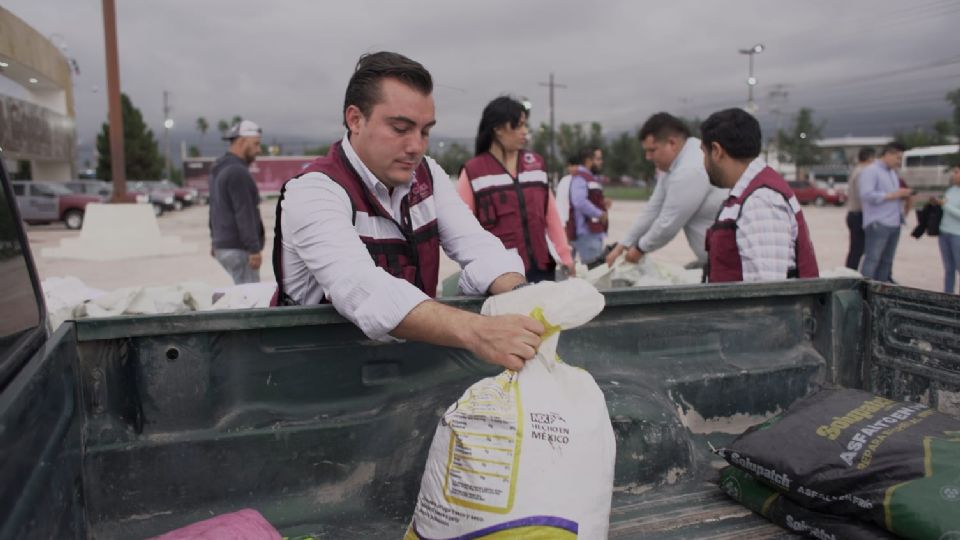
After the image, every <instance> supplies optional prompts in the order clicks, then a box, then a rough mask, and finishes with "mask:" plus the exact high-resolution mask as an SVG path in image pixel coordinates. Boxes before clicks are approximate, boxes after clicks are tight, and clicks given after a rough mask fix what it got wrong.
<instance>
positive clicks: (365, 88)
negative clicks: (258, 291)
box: [210, 52, 960, 369]
mask: <svg viewBox="0 0 960 540" xmlns="http://www.w3.org/2000/svg"><path fill="white" fill-rule="evenodd" d="M432 91H433V81H432V78H431V75H430V73H429V72H428V71H427V70H426V68H424V67H423V66H422V65H421V64H420V63H418V62H416V61H414V60H411V59H409V58H407V57H405V56H402V55H400V54H397V53H392V52H379V53H373V54H367V55H364V56H362V57H361V58H360V60H359V61H358V63H357V66H356V70H355V72H354V73H353V75H352V77H351V78H350V80H349V82H348V84H347V89H346V94H345V99H344V105H343V124H344V127H345V131H346V132H345V134H344V136H343V138H342V139H341V140H340V141H338V142H337V143H335V144H334V145H333V146H332V147H331V149H330V151H329V153H328V155H326V156H322V157H320V158H318V159H316V160H315V161H313V162H312V163H310V164H309V165H308V166H307V167H306V168H305V170H304V171H303V172H302V173H301V174H300V175H298V176H296V177H295V178H292V179H290V180H289V181H287V183H286V184H285V185H284V187H283V189H282V190H281V193H280V197H279V199H278V201H277V206H276V222H275V235H274V245H273V267H274V273H275V275H276V283H277V293H276V296H275V303H276V304H277V305H304V304H317V303H331V304H333V306H334V307H335V308H336V309H337V311H338V312H340V313H341V314H342V315H343V316H344V317H346V318H347V319H349V320H350V321H352V322H353V323H354V324H356V325H357V326H358V327H359V328H360V329H361V330H362V331H363V332H364V333H365V334H366V335H367V336H368V337H370V338H372V339H377V340H385V341H389V340H396V339H412V340H418V341H425V342H429V343H434V344H439V345H445V346H456V347H462V348H465V349H468V350H470V351H472V352H474V353H475V354H476V355H477V356H478V357H480V358H482V359H484V360H487V361H489V362H491V363H494V364H498V365H501V366H504V367H507V368H511V369H518V368H519V367H521V366H522V363H523V362H524V361H525V360H527V359H529V358H531V357H532V356H533V355H534V352H535V349H536V347H537V344H538V343H539V340H540V337H541V336H542V334H543V333H544V331H545V329H544V325H543V324H542V323H541V322H539V321H537V320H535V319H533V318H530V317H526V316H519V315H510V316H498V317H489V316H481V315H477V314H475V313H472V312H468V311H464V310H460V309H457V308H455V307H451V306H448V305H445V304H441V303H438V302H436V301H434V300H433V299H434V298H435V296H436V292H437V282H438V273H439V262H440V249H443V250H444V252H445V253H446V254H447V255H448V256H449V257H450V258H451V259H452V260H454V261H455V262H457V263H458V264H459V265H460V267H461V269H462V272H461V274H460V277H459V283H458V285H459V288H460V290H461V291H462V292H463V293H465V294H471V295H487V294H500V293H504V292H507V291H511V290H514V289H516V288H518V287H522V286H524V285H526V284H528V283H534V282H537V281H542V280H552V279H555V276H556V275H557V265H558V264H559V265H560V268H562V271H563V273H566V274H568V275H570V274H575V273H576V268H575V265H574V260H575V258H579V260H580V261H581V262H582V263H583V264H585V265H587V267H588V268H592V267H595V266H598V265H601V264H608V265H613V264H615V263H616V262H617V261H618V260H620V259H621V258H622V259H623V260H625V261H628V262H639V261H640V260H641V259H642V258H643V257H645V256H646V255H647V254H649V253H652V252H655V251H656V250H657V249H660V248H662V247H663V246H665V245H666V244H667V243H669V242H670V241H671V240H672V239H673V238H674V237H675V236H676V235H677V234H678V233H679V231H680V230H683V231H684V234H685V236H686V238H687V241H688V243H689V246H690V249H691V251H692V253H693V261H692V262H691V263H690V264H689V265H688V266H689V267H696V268H702V269H703V280H704V281H705V282H708V283H723V282H738V281H764V280H781V279H788V278H814V277H818V275H819V270H818V265H817V259H816V255H815V252H814V248H813V243H812V241H811V238H810V232H809V229H808V227H807V223H806V220H805V218H804V215H803V211H802V210H801V208H800V204H799V202H798V201H797V198H796V197H795V196H794V194H793V192H792V191H791V189H790V187H789V185H788V184H787V182H786V181H785V180H784V178H783V177H782V176H781V175H780V174H779V173H778V172H777V171H775V170H773V169H772V168H770V167H769V166H767V164H766V163H765V162H764V160H763V159H762V158H761V157H760V153H761V141H762V138H761V131H760V125H759V123H758V122H757V120H756V119H755V118H754V117H753V116H752V115H750V114H748V113H747V112H745V111H743V110H742V109H737V108H733V109H725V110H721V111H717V112H715V113H713V114H711V115H710V116H709V117H708V118H707V119H706V120H705V121H704V122H703V123H702V124H701V125H700V126H699V127H700V133H701V136H700V138H696V137H693V136H692V135H691V133H690V130H689V128H688V126H687V125H686V124H685V123H684V122H683V121H681V120H680V119H678V118H676V117H674V116H672V115H670V114H668V113H665V112H661V113H657V114H654V115H653V116H651V117H650V118H649V119H647V120H646V122H645V123H644V124H643V126H642V127H641V129H640V132H639V138H640V142H641V144H642V146H643V151H644V153H645V156H646V158H647V159H648V160H649V161H651V162H653V164H654V165H655V166H656V168H657V169H658V176H659V179H658V181H657V184H656V187H655V188H654V190H653V193H652V195H651V198H650V200H649V202H648V203H647V204H646V205H645V206H644V208H643V210H642V211H641V212H640V213H639V215H638V216H636V219H635V222H634V224H633V225H632V226H631V227H630V229H629V231H628V232H627V234H626V235H625V236H624V237H623V238H622V239H620V240H619V241H618V242H617V243H616V244H615V245H614V246H611V247H608V246H605V242H606V236H607V232H608V228H609V218H608V212H609V210H610V207H611V204H612V203H611V201H610V200H609V199H608V198H606V197H605V196H604V184H603V182H602V180H601V173H602V171H603V152H602V150H601V149H600V148H595V147H586V148H583V149H581V150H580V151H579V152H578V153H576V155H575V156H572V157H571V159H570V161H569V163H568V173H569V174H568V175H567V176H566V177H564V179H562V180H561V182H560V184H559V186H558V190H557V193H556V194H554V192H553V191H552V190H551V188H550V182H549V176H548V171H547V168H546V165H545V163H544V159H543V158H542V157H541V156H539V155H538V154H536V153H534V152H531V151H529V150H527V149H526V144H527V134H528V127H527V122H528V114H529V110H528V109H527V108H526V106H525V105H524V104H523V103H521V102H520V101H518V100H516V99H513V98H510V97H506V96H501V97H497V98H496V99H494V100H492V101H491V102H490V103H488V104H487V106H486V107H485V108H484V109H483V111H482V113H481V115H480V122H479V126H478V128H477V137H476V148H475V155H474V157H473V158H471V159H470V160H469V161H467V162H466V163H465V164H464V166H463V168H462V170H461V171H459V180H458V182H457V184H456V186H455V187H454V186H453V185H452V184H451V183H450V182H447V181H446V179H447V178H448V177H449V176H448V172H449V171H444V170H443V169H442V168H441V167H440V166H439V165H438V164H437V162H436V161H434V160H433V159H432V158H430V157H429V156H427V155H426V151H427V147H428V141H429V136H430V131H431V129H432V128H433V126H434V125H435V124H436V111H435V106H434V100H433V96H432ZM226 138H227V139H229V140H230V150H229V151H228V152H227V154H226V155H225V156H224V157H223V158H221V159H220V160H219V161H218V162H217V164H216V166H215V167H214V169H213V175H212V178H211V189H210V205H211V206H210V226H211V232H212V236H213V249H212V254H213V255H214V256H215V257H216V258H217V260H219V261H220V262H221V264H222V265H223V266H224V268H225V269H227V271H228V272H229V273H230V274H231V276H233V277H234V280H235V281H236V282H238V283H240V282H245V281H258V280H259V275H258V272H257V271H258V269H259V267H260V262H261V257H262V251H263V249H264V246H263V238H264V235H263V224H262V220H261V217H260V214H259V211H258V210H257V207H256V203H255V201H256V200H257V196H258V195H257V193H256V184H255V182H254V181H253V178H252V177H251V176H250V173H249V172H248V171H247V169H246V165H248V164H249V163H250V162H252V160H253V159H255V158H256V155H257V153H258V151H259V148H260V128H259V127H258V126H256V124H254V123H253V122H250V121H244V122H242V123H241V124H238V125H237V126H235V127H234V129H233V130H231V131H230V132H229V133H228V134H227V137H226ZM902 154H903V149H902V147H899V146H897V145H896V144H891V145H888V146H887V147H885V148H884V149H883V151H882V152H881V154H880V157H879V158H877V159H876V160H871V156H869V155H867V154H864V155H861V166H860V167H858V169H857V170H856V171H855V172H854V174H853V176H852V178H851V183H850V187H851V198H852V200H853V201H854V202H852V203H851V208H850V215H849V216H848V225H849V226H850V230H851V251H850V256H849V257H848V265H850V266H851V267H857V268H861V269H862V272H863V274H864V275H865V276H867V277H870V278H872V279H878V280H887V281H889V280H890V279H891V275H890V273H891V264H892V259H893V255H894V252H895V250H896V242H897V238H898V236H899V235H898V233H899V229H900V226H901V225H902V223H903V216H904V211H905V209H904V206H903V204H902V203H903V201H904V200H908V199H909V197H910V195H911V191H910V190H909V189H908V188H904V187H901V186H900V184H899V182H898V177H897V175H896V167H897V166H898V165H899V161H900V159H901V158H902ZM438 179H439V180H440V181H438ZM954 179H955V184H957V186H955V187H954V188H951V190H950V191H948V193H947V195H946V197H945V198H944V199H943V200H942V201H939V202H941V203H942V205H943V210H944V212H943V213H944V219H943V225H942V226H941V229H942V231H943V234H942V235H941V239H940V240H941V248H942V250H943V253H944V261H945V263H944V264H945V265H947V261H948V259H949V261H950V262H949V264H950V265H951V266H950V268H952V269H953V270H952V271H951V272H950V273H949V276H948V284H950V287H951V288H952V276H953V274H954V273H955V272H956V267H957V265H958V263H960V174H958V173H957V172H956V169H955V170H954ZM861 256H862V258H863V262H862V263H861V262H860V258H861Z"/></svg>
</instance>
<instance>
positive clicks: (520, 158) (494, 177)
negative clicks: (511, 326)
mask: <svg viewBox="0 0 960 540" xmlns="http://www.w3.org/2000/svg"><path fill="white" fill-rule="evenodd" d="M517 162H518V163H517V177H516V178H514V177H513V176H511V175H510V173H509V172H507V169H506V168H505V167H504V166H503V164H501V163H500V162H499V161H497V158H495V157H493V155H492V154H490V153H489V152H485V153H483V154H480V155H479V156H476V157H474V158H473V159H471V160H470V161H468V162H467V163H466V164H464V166H463V169H464V171H466V173H467V180H468V181H469V182H470V189H471V190H472V191H473V201H474V210H473V213H474V214H475V215H476V216H477V220H478V221H479V222H480V225H482V226H483V228H484V229H486V230H488V231H490V232H491V233H493V235H494V236H496V237H497V238H499V239H500V241H501V242H503V245H504V246H505V247H506V248H507V249H511V248H512V249H516V250H517V253H519V254H520V258H521V259H523V267H524V269H525V270H530V269H531V268H537V269H539V270H544V271H549V270H552V269H553V268H554V267H555V263H554V261H553V257H551V256H550V250H549V249H548V248H547V202H548V197H549V193H550V192H549V189H550V188H549V186H548V184H547V172H546V167H544V164H543V158H541V157H540V156H539V155H537V154H535V153H533V152H527V151H525V150H521V151H520V153H519V154H518V155H517Z"/></svg>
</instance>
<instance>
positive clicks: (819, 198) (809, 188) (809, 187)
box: [789, 181, 847, 206]
mask: <svg viewBox="0 0 960 540" xmlns="http://www.w3.org/2000/svg"><path fill="white" fill-rule="evenodd" d="M789 184H790V189H792V190H793V193H794V195H796V196H797V201H799V202H800V204H810V203H813V204H814V205H816V206H823V205H825V204H832V205H834V206H843V205H844V203H846V202H847V193H846V192H845V191H843V190H840V189H836V188H832V187H826V186H819V185H817V184H815V183H813V182H810V181H794V182H789Z"/></svg>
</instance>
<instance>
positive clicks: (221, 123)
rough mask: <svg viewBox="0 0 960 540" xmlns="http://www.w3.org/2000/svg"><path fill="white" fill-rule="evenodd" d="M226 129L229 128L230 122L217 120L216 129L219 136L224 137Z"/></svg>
mask: <svg viewBox="0 0 960 540" xmlns="http://www.w3.org/2000/svg"><path fill="white" fill-rule="evenodd" d="M228 129H230V124H228V123H227V121H226V120H218V121H217V131H219V132H220V137H226V136H227V130H228Z"/></svg>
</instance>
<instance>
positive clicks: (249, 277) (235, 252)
mask: <svg viewBox="0 0 960 540" xmlns="http://www.w3.org/2000/svg"><path fill="white" fill-rule="evenodd" d="M213 256H214V257H215V258H216V259H217V261H218V262H219V263H220V266H222V267H223V268H224V270H226V271H227V273H228V274H230V277H231V278H233V282H234V284H236V285H240V284H241V283H259V282H260V269H259V268H258V269H256V270H254V269H253V268H250V254H249V253H247V251H246V250H243V249H214V250H213Z"/></svg>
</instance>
